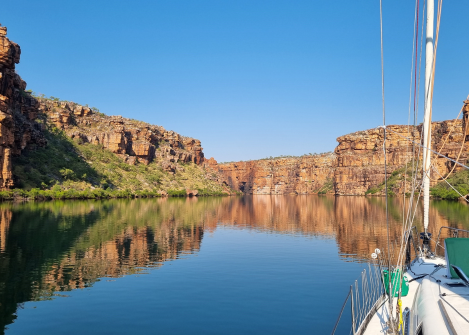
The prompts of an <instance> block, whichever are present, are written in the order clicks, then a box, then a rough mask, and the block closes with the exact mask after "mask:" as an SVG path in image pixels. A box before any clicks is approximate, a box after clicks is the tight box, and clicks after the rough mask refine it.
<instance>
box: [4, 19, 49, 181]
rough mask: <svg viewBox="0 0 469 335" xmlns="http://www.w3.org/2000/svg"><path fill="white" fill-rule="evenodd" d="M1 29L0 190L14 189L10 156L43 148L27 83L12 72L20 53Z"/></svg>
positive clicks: (35, 108)
mask: <svg viewBox="0 0 469 335" xmlns="http://www.w3.org/2000/svg"><path fill="white" fill-rule="evenodd" d="M6 33H7V29H6V27H0V189H4V188H9V187H12V186H13V184H14V183H13V173H12V163H11V159H12V156H19V155H20V154H21V152H22V151H23V149H25V148H26V147H27V146H45V145H46V140H45V139H44V136H43V135H42V132H41V126H40V124H38V123H37V122H35V120H36V117H37V111H38V102H37V100H36V99H34V98H33V97H31V96H30V95H28V94H26V93H25V89H26V82H25V81H24V80H22V79H21V77H20V76H19V75H18V74H17V73H16V72H15V64H18V63H19V61H20V55H21V49H20V47H19V45H18V44H16V43H14V42H11V41H10V40H9V39H8V38H7V37H6Z"/></svg>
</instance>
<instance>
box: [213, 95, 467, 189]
mask: <svg viewBox="0 0 469 335" xmlns="http://www.w3.org/2000/svg"><path fill="white" fill-rule="evenodd" d="M465 103H466V104H465V112H466V113H467V112H469V104H468V103H469V102H468V101H466V102H465ZM464 127H465V124H464V125H463V122H462V121H461V120H447V121H442V122H433V123H432V134H433V137H432V139H433V142H432V148H433V149H434V150H436V151H438V152H439V151H440V150H441V153H442V154H443V155H445V156H448V157H450V158H453V159H456V158H457V156H458V153H459V151H460V149H461V145H462V142H463V139H464ZM467 133H469V131H468V132H467ZM420 136H422V129H421V126H418V127H413V126H410V127H408V126H400V125H391V126H388V132H387V141H386V156H387V173H388V177H389V176H391V174H392V173H393V172H394V171H396V170H398V169H401V168H402V167H403V166H405V164H406V163H407V162H409V161H411V159H412V151H413V150H415V153H416V155H418V154H419V153H420V155H421V151H419V148H418V147H417V146H416V147H415V148H414V147H412V143H411V142H409V141H408V140H406V139H405V138H412V139H413V140H414V141H416V142H419V141H420ZM466 137H468V140H469V136H466ZM445 139H447V140H446V143H444V142H445ZM383 140H384V131H383V129H378V128H375V129H369V130H365V131H358V132H355V133H352V134H348V135H344V136H341V137H339V138H337V142H338V143H339V144H338V145H337V147H336V148H335V150H334V153H333V154H327V155H315V156H302V157H297V158H287V159H276V160H257V161H248V162H236V163H229V164H220V165H216V166H215V165H214V164H212V165H213V167H212V168H213V169H217V170H218V171H219V172H220V173H221V174H222V175H223V176H224V178H225V181H226V183H227V184H228V185H229V186H230V187H232V188H233V189H235V190H239V191H242V192H244V193H246V194H314V193H324V191H326V193H332V194H336V195H364V194H365V193H366V192H367V191H369V190H371V189H372V188H373V187H376V186H378V185H379V184H381V183H383V182H384V179H385V171H384V153H383ZM443 144H444V145H443ZM468 151H469V144H468V143H467V142H466V143H464V145H463V148H462V152H461V156H460V157H459V162H461V163H463V164H466V162H467V158H468ZM420 157H421V156H420ZM416 161H418V160H416ZM433 162H434V163H433V164H434V167H435V168H436V170H437V171H438V173H436V172H433V178H435V179H441V176H445V175H446V174H447V173H448V172H450V171H451V169H452V168H453V165H454V163H452V162H450V161H448V160H446V159H444V158H442V157H439V156H436V155H434V160H433ZM460 169H461V168H460V167H458V166H457V167H456V168H455V171H458V170H460ZM409 189H410V178H409V179H407V183H405V182H404V181H403V180H401V181H398V182H396V183H395V185H393V191H394V192H395V193H404V192H408V191H409ZM375 194H382V191H378V192H376V193H375Z"/></svg>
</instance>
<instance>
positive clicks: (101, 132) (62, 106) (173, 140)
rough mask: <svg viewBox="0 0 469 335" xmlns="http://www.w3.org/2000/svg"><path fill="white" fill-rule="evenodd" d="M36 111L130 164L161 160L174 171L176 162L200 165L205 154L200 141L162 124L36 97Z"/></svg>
mask: <svg viewBox="0 0 469 335" xmlns="http://www.w3.org/2000/svg"><path fill="white" fill-rule="evenodd" d="M39 105H40V107H39V110H40V111H41V112H42V113H43V114H44V115H46V116H47V118H48V119H49V121H51V122H52V123H54V124H55V125H56V126H57V127H58V128H60V129H62V130H64V131H65V133H66V134H67V135H68V136H70V137H71V138H73V139H76V140H78V141H81V142H82V143H91V144H96V145H102V146H103V147H104V148H106V149H109V150H110V151H112V152H113V153H115V154H116V155H118V156H120V157H121V158H122V159H124V160H125V161H126V162H127V163H129V164H135V163H136V162H137V161H138V162H141V163H144V164H148V163H150V162H152V161H153V160H157V161H158V162H160V163H161V164H162V166H163V168H164V170H166V171H170V172H174V171H175V169H176V166H175V164H174V163H176V162H183V163H188V162H193V163H195V164H199V165H200V164H202V163H203V161H204V153H203V152H202V147H201V143H200V141H199V140H196V139H193V138H190V137H184V136H181V135H179V134H178V133H176V132H174V131H168V130H165V129H164V128H163V127H161V126H155V125H151V124H148V123H145V122H141V121H136V120H131V119H127V118H124V117H122V116H106V115H104V114H101V113H99V112H94V111H93V110H91V109H90V108H89V107H84V106H81V105H79V104H76V103H73V102H63V101H51V100H48V99H39Z"/></svg>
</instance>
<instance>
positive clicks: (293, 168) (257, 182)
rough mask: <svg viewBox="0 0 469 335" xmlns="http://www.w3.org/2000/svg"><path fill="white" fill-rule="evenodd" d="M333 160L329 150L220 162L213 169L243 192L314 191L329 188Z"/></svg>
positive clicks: (288, 192) (285, 192) (307, 192)
mask: <svg viewBox="0 0 469 335" xmlns="http://www.w3.org/2000/svg"><path fill="white" fill-rule="evenodd" d="M334 159H335V154H332V153H330V154H323V155H313V156H303V157H293V158H279V159H266V160H258V161H248V162H237V163H228V164H220V165H218V166H217V168H218V171H219V172H221V174H222V175H223V176H224V181H225V182H226V183H227V184H228V185H229V186H230V187H231V188H233V189H235V190H239V191H241V192H243V193H245V194H316V193H318V192H321V191H324V192H327V191H329V190H330V189H331V187H332V177H333V173H334V170H333V168H332V163H333V161H334ZM328 183H329V184H330V187H329V188H328V187H327V185H326V184H328Z"/></svg>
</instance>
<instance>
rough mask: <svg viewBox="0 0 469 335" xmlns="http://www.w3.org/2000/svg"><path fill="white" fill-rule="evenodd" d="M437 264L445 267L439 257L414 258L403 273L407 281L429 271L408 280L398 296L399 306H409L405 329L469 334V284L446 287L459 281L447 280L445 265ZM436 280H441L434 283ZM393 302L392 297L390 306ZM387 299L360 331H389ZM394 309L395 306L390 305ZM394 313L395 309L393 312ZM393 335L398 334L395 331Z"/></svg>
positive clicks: (427, 333) (441, 334) (432, 333)
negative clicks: (401, 295) (423, 275)
mask: <svg viewBox="0 0 469 335" xmlns="http://www.w3.org/2000/svg"><path fill="white" fill-rule="evenodd" d="M438 264H442V265H444V266H446V261H445V260H444V259H442V258H438V257H437V258H435V259H427V258H418V259H417V260H416V261H414V262H413V263H412V266H411V270H412V271H413V272H414V273H415V274H417V275H418V276H416V275H415V274H414V273H412V272H411V271H407V272H406V274H405V275H406V276H407V278H408V279H409V281H410V280H411V279H413V278H415V277H419V275H422V274H431V273H432V272H434V271H435V270H436V272H435V273H433V274H432V275H431V277H430V276H428V275H427V276H425V277H424V278H421V279H417V280H414V281H412V282H410V283H409V293H408V295H407V296H405V297H402V299H401V300H402V309H403V310H404V309H405V308H406V307H407V308H409V309H410V311H411V312H410V313H411V314H410V318H409V323H408V327H409V332H408V333H407V334H412V335H414V334H420V332H419V329H420V328H422V333H421V334H424V335H446V334H449V335H462V334H469V321H468V320H469V287H449V286H447V285H446V284H447V283H455V282H461V280H459V279H458V280H456V279H448V278H447V277H446V272H447V269H446V268H441V267H440V268H436V266H437V265H438ZM437 280H440V281H441V282H440V283H438V282H437ZM396 303H397V298H394V300H393V305H395V304H396ZM388 306H389V305H388V303H387V301H386V302H385V303H384V304H382V305H381V306H380V307H379V308H378V310H377V312H376V313H375V314H374V315H373V317H372V318H371V320H370V322H369V324H368V326H367V327H366V329H365V330H364V332H363V333H362V334H365V335H372V334H373V335H375V334H389V333H391V334H392V331H391V329H389V323H388V320H389V310H388ZM393 308H395V306H393ZM393 315H394V316H395V312H393ZM396 334H398V333H397V332H396Z"/></svg>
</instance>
